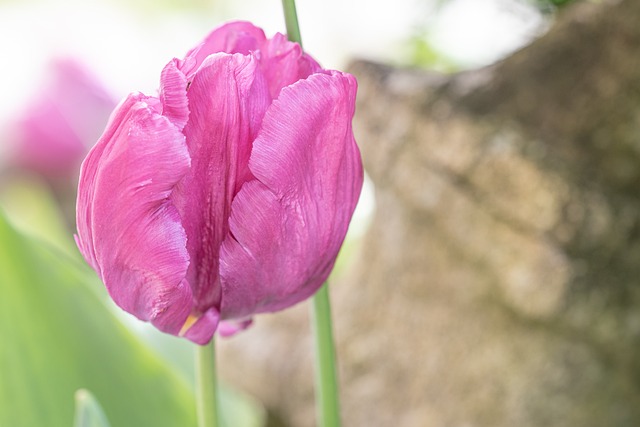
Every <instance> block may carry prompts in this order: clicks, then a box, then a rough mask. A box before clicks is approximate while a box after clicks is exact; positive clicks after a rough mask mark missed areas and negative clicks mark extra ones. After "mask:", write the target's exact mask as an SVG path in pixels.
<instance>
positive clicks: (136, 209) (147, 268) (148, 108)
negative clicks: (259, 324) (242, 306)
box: [76, 94, 192, 335]
mask: <svg viewBox="0 0 640 427" xmlns="http://www.w3.org/2000/svg"><path fill="white" fill-rule="evenodd" d="M159 109H160V103H159V101H158V100H157V99H155V98H150V97H145V96H143V95H141V94H136V95H130V96H129V97H128V98H127V99H126V100H125V101H124V102H123V103H122V104H121V105H120V106H119V107H118V108H117V110H116V111H115V112H114V114H113V115H112V118H111V120H110V123H109V125H108V127H107V129H106V131H105V133H104V134H103V136H102V137H101V138H100V140H99V141H98V143H97V144H96V146H95V147H94V148H93V150H92V151H91V152H90V153H89V155H88V156H87V158H86V159H85V161H84V163H83V165H82V169H81V174H80V183H79V188H78V203H77V224H78V235H77V236H76V241H77V243H78V247H79V248H80V251H81V252H82V254H83V255H84V257H85V258H86V259H87V261H88V262H89V263H90V264H91V265H92V266H93V267H94V268H95V270H96V271H97V272H98V274H99V276H100V277H101V279H102V280H103V282H104V283H105V285H106V287H107V289H108V291H109V293H110V295H111V297H112V298H113V300H114V301H115V302H116V304H118V305H119V306H120V307H122V308H123V309H124V310H125V311H127V312H129V313H132V314H134V315H135V316H137V317H138V318H140V319H142V320H147V321H150V322H151V323H152V324H154V325H155V326H156V327H157V328H158V329H160V330H162V331H165V332H168V333H171V334H175V335H177V334H178V333H179V331H180V329H181V328H182V326H183V324H184V323H185V321H186V319H187V316H188V315H189V313H190V311H191V308H192V294H191V289H190V287H189V286H188V284H187V283H186V281H185V276H186V272H187V268H188V265H189V255H188V253H187V251H186V247H185V245H186V235H185V232H184V230H183V228H182V226H181V224H180V217H179V215H178V212H177V210H176V209H175V207H174V206H173V205H172V203H171V201H170V196H171V192H172V190H173V188H174V187H175V185H176V183H177V182H178V181H179V180H180V179H181V178H182V177H183V176H184V175H185V174H186V173H187V171H188V170H189V162H190V160H189V154H188V151H187V147H186V144H185V138H184V135H182V133H181V132H180V131H179V129H177V128H176V126H175V125H174V124H172V123H171V121H170V120H169V119H167V118H166V117H163V116H162V115H161V114H160V111H159Z"/></svg>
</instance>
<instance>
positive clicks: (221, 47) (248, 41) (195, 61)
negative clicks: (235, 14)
mask: <svg viewBox="0 0 640 427" xmlns="http://www.w3.org/2000/svg"><path fill="white" fill-rule="evenodd" d="M266 40H267V38H266V36H265V35H264V31H262V29H261V28H258V27H256V26H255V25H253V24H252V23H250V22H246V21H234V22H229V23H227V24H224V25H222V26H220V27H218V28H216V29H215V30H213V31H212V32H211V33H209V35H208V36H207V37H206V38H205V39H204V41H203V42H202V43H200V44H199V45H198V46H196V47H195V48H193V49H191V50H190V51H189V52H188V53H187V55H186V58H185V60H184V68H183V69H182V71H183V72H184V73H185V74H186V75H187V76H189V77H190V76H191V75H192V74H193V72H195V71H196V70H197V69H198V68H199V67H200V65H201V64H202V63H203V62H204V60H205V59H206V58H207V57H208V56H209V55H212V54H214V53H219V52H225V53H241V54H243V55H247V54H249V53H250V52H253V51H256V50H258V49H259V48H260V46H261V45H262V44H263V43H264V42H265V41H266Z"/></svg>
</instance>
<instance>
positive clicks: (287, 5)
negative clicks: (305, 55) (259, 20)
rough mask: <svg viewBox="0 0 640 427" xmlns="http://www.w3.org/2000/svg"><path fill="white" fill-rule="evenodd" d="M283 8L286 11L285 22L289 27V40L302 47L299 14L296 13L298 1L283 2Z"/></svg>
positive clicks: (284, 0) (288, 0)
mask: <svg viewBox="0 0 640 427" xmlns="http://www.w3.org/2000/svg"><path fill="white" fill-rule="evenodd" d="M282 8H283V9H284V22H285V25H286V26H287V38H288V39H289V41H292V42H296V43H298V44H299V45H300V47H302V38H301V37H300V26H299V25H298V13H297V12H296V0H282Z"/></svg>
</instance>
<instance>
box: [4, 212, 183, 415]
mask: <svg viewBox="0 0 640 427" xmlns="http://www.w3.org/2000/svg"><path fill="white" fill-rule="evenodd" d="M96 282H97V280H96V279H95V278H92V276H91V273H90V272H89V271H88V269H85V268H82V267H81V266H80V265H79V264H76V263H75V262H74V261H73V260H71V259H69V258H67V257H65V256H63V255H61V254H59V253H57V252H56V251H55V250H53V249H52V248H50V247H48V246H45V245H43V244H38V243H37V242H35V241H32V240H30V239H26V238H24V237H23V236H21V235H20V234H18V233H17V232H16V231H15V230H14V229H13V228H12V227H11V226H10V225H9V223H8V222H7V221H6V219H5V218H4V216H0V284H1V285H0V337H2V345H1V346H0V377H1V378H2V381H1V382H0V425H2V426H11V427H23V426H24V427H30V426H52V427H57V426H60V427H63V426H64V427H68V426H71V425H72V422H73V412H74V407H73V406H74V405H73V396H74V394H75V392H76V391H77V390H78V389H80V388H87V389H90V390H92V392H93V393H95V395H96V397H97V399H98V400H99V401H100V402H101V404H102V405H103V407H104V410H105V412H106V414H107V416H108V418H109V419H110V420H111V422H112V423H113V425H115V426H122V427H126V426H131V427H137V426H146V425H150V426H151V425H152V426H166V427H171V426H176V425H180V426H186V427H188V426H192V425H195V409H194V400H193V395H192V393H191V391H190V390H189V389H188V388H187V387H186V385H185V384H184V383H183V381H181V380H180V379H179V377H177V375H175V374H174V373H173V372H172V371H171V370H170V369H169V367H168V366H166V365H165V364H163V363H162V361H161V360H160V359H159V358H158V357H157V356H155V355H154V354H153V353H151V351H150V350H148V349H147V348H146V347H144V346H143V345H141V344H140V343H139V342H137V341H136V339H135V337H134V336H133V335H131V334H130V333H129V332H128V331H127V330H126V329H125V328H124V327H123V326H122V325H121V324H120V323H119V321H117V320H116V319H114V318H113V316H112V315H111V313H110V312H109V311H108V310H107V309H106V307H105V306H104V305H103V304H102V302H101V300H100V299H99V297H98V295H97V294H95V293H94V292H92V291H91V289H90V288H89V286H99V283H96Z"/></svg>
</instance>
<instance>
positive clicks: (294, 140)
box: [76, 22, 363, 344]
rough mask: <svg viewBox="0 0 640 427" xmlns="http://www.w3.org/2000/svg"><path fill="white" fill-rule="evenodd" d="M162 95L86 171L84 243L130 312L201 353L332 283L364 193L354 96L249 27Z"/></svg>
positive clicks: (115, 119)
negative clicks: (214, 340)
mask: <svg viewBox="0 0 640 427" xmlns="http://www.w3.org/2000/svg"><path fill="white" fill-rule="evenodd" d="M160 81H161V84H160V93H159V96H158V97H152V96H145V95H143V94H140V93H136V94H132V95H129V97H128V98H126V99H125V100H124V101H123V102H122V103H121V104H120V105H119V106H118V107H117V108H116V111H115V112H114V113H113V115H112V117H111V120H110V123H109V124H108V126H107V129H106V130H105V132H104V134H103V135H102V137H101V138H100V140H99V141H98V143H97V145H96V146H95V147H94V148H93V150H91V152H90V153H89V155H88V156H87V158H86V159H85V161H84V163H83V165H82V169H81V175H80V184H79V194H78V203H77V224H78V235H77V238H76V240H77V243H78V246H79V248H80V250H81V252H82V253H83V254H84V257H85V258H86V259H87V261H88V262H89V263H90V264H91V265H92V266H93V268H94V269H95V270H96V271H97V272H98V274H99V275H100V277H101V278H102V280H103V281H104V283H105V284H106V286H107V288H108V290H109V293H110V295H111V296H112V298H113V299H114V301H115V302H116V303H117V304H118V305H119V306H120V307H122V308H123V309H124V310H126V311H128V312H130V313H132V314H134V315H135V316H137V317H138V318H140V319H142V320H145V321H150V322H151V323H152V324H153V325H155V326H156V327H157V328H158V329H160V330H162V331H164V332H167V333H170V334H174V335H180V336H185V337H187V338H188V339H190V340H192V341H194V342H196V343H199V344H205V343H206V342H208V341H209V340H210V339H211V337H212V336H213V334H214V332H215V331H216V329H218V328H219V330H220V333H221V334H222V335H227V334H231V333H233V332H235V331H236V330H238V329H242V328H244V327H246V326H247V325H248V324H249V323H250V321H251V320H250V319H251V317H252V316H253V315H254V314H257V313H263V312H273V311H277V310H281V309H284V308H286V307H289V306H291V305H293V304H296V303H298V302H300V301H302V300H304V299H306V298H308V297H309V296H311V295H312V294H313V293H314V292H315V291H316V290H317V289H318V288H319V287H320V286H321V285H322V283H323V282H324V281H325V280H326V278H327V276H328V275H329V273H330V271H331V269H332V268H333V265H334V262H335V259H336V255H337V253H338V250H339V249H340V246H341V244H342V241H343V240H344V237H345V234H346V232H347V227H348V224H349V221H350V219H351V215H352V213H353V210H354V208H355V205H356V202H357V199H358V196H359V194H360V189H361V186H362V175H363V172H362V163H361V160H360V153H359V151H358V147H357V146H356V143H355V140H354V137H353V131H352V127H351V120H352V117H353V114H354V104H355V96H356V81H355V79H354V78H353V76H351V75H349V74H345V73H341V72H339V71H331V70H324V69H322V68H321V67H320V66H319V65H318V63H317V62H315V61H314V60H313V59H312V58H311V57H310V56H308V55H306V54H304V53H303V52H302V50H301V49H300V46H299V45H297V44H295V43H291V42H289V41H287V40H286V38H285V37H284V36H283V35H282V34H276V35H275V36H274V37H273V38H272V39H267V38H266V37H265V35H264V32H263V31H262V30H261V29H260V28H257V27H255V26H253V25H252V24H250V23H247V22H234V23H229V24H226V25H224V26H222V27H220V28H218V29H216V30H215V31H213V32H212V33H211V34H209V36H208V37H207V38H206V39H205V40H204V41H203V42H202V43H201V44H200V45H199V46H198V47H196V48H195V49H193V50H191V51H190V52H189V53H188V54H187V56H186V58H185V59H184V60H178V59H174V60H172V61H171V62H169V64H167V66H166V67H165V68H164V70H163V71H162V74H161V78H160Z"/></svg>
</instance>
